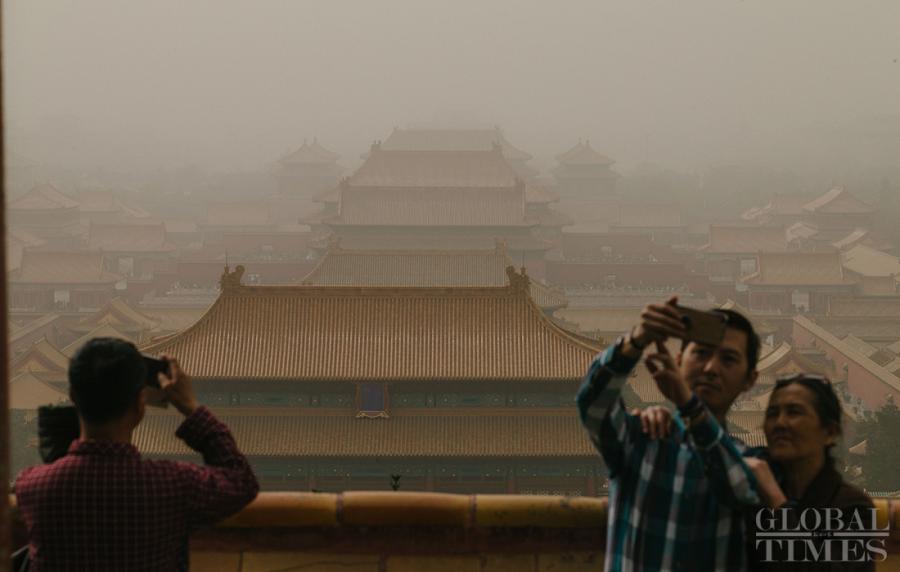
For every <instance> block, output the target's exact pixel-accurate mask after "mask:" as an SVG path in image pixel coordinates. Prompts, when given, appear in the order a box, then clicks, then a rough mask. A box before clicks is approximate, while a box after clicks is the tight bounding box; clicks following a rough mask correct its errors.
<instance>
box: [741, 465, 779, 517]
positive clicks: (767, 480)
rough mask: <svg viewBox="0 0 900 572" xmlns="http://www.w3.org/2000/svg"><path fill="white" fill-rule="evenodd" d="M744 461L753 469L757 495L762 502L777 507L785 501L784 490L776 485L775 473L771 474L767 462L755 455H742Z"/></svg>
mask: <svg viewBox="0 0 900 572" xmlns="http://www.w3.org/2000/svg"><path fill="white" fill-rule="evenodd" d="M744 462H745V463H747V466H748V467H750V470H751V471H753V475H754V476H755V477H756V482H757V484H758V485H759V496H760V497H761V499H762V501H763V504H765V505H766V506H768V507H770V508H778V507H780V506H781V505H783V504H784V503H786V502H787V497H786V496H785V494H784V491H782V490H781V487H780V486H778V481H776V480H775V475H773V474H772V469H771V468H770V467H769V463H767V462H766V461H764V460H762V459H757V458H756V457H744Z"/></svg>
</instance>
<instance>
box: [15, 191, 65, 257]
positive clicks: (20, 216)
mask: <svg viewBox="0 0 900 572" xmlns="http://www.w3.org/2000/svg"><path fill="white" fill-rule="evenodd" d="M78 207H79V203H78V201H76V200H75V199H73V198H72V197H69V196H67V195H65V194H63V193H61V192H60V191H59V190H58V189H57V188H56V187H54V186H53V185H50V184H44V185H38V186H36V187H33V188H32V189H31V190H29V191H28V192H27V193H25V194H24V195H22V196H20V197H17V198H15V199H13V200H11V201H10V202H9V204H8V205H7V206H6V217H7V219H8V220H9V221H10V224H11V225H12V226H13V227H15V228H21V229H24V230H26V231H28V232H30V233H32V234H33V235H34V236H37V237H39V238H41V239H44V240H46V241H48V243H49V244H51V245H52V246H58V247H63V246H66V245H67V244H68V243H69V242H70V241H71V239H72V237H73V236H77V235H78V234H79V233H80V231H81V229H80V226H79V222H80V218H79V211H78Z"/></svg>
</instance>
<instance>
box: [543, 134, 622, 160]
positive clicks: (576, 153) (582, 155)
mask: <svg viewBox="0 0 900 572" xmlns="http://www.w3.org/2000/svg"><path fill="white" fill-rule="evenodd" d="M556 160H557V161H559V162H560V163H562V164H563V165H607V166H608V165H612V164H613V163H615V161H613V160H612V159H610V158H609V157H607V156H606V155H603V154H601V153H598V152H597V151H595V150H594V148H593V147H591V140H590V139H588V140H587V141H585V142H581V141H579V142H578V143H577V144H576V145H575V146H574V147H572V148H571V149H569V150H568V151H566V152H565V153H563V154H561V155H557V156H556Z"/></svg>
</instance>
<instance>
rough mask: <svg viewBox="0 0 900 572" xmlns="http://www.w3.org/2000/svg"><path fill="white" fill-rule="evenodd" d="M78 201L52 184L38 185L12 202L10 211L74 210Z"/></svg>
mask: <svg viewBox="0 0 900 572" xmlns="http://www.w3.org/2000/svg"><path fill="white" fill-rule="evenodd" d="M77 207H78V201H76V200H74V199H73V198H71V197H69V196H66V195H64V194H63V193H61V192H60V191H59V190H58V189H57V188H56V187H54V186H53V185H50V184H43V185H37V186H36V187H33V188H32V189H31V190H29V191H28V192H27V193H25V194H24V195H22V196H21V197H18V198H16V199H13V200H12V201H10V203H9V206H8V207H7V208H9V209H10V210H57V209H74V208H77Z"/></svg>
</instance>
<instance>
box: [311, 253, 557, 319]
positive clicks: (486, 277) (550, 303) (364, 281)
mask: <svg viewBox="0 0 900 572" xmlns="http://www.w3.org/2000/svg"><path fill="white" fill-rule="evenodd" d="M512 265H513V261H512V260H510V258H509V254H508V253H507V252H506V249H505V247H503V246H498V247H497V248H494V249H492V250H455V251H454V250H451V251H424V250H419V251H415V250H412V251H410V250H385V251H367V250H344V249H342V248H340V246H337V247H332V248H331V249H329V251H328V252H326V253H325V256H324V257H323V258H322V259H321V260H320V261H319V263H318V264H317V265H316V267H315V268H314V269H313V270H312V272H310V273H309V275H307V276H306V277H305V278H304V279H303V284H306V285H310V286H418V287H421V286H442V287H459V286H506V285H508V284H509V275H508V273H507V270H506V269H507V268H508V267H510V266H512ZM529 290H530V294H531V297H532V298H533V299H534V301H535V303H536V304H537V305H538V306H540V307H541V308H544V309H545V310H546V309H551V308H561V307H563V306H565V305H566V300H565V297H564V296H563V294H562V293H561V292H557V291H555V290H552V289H551V288H548V287H547V286H544V285H542V284H540V283H539V282H534V281H531V282H530V284H529Z"/></svg>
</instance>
